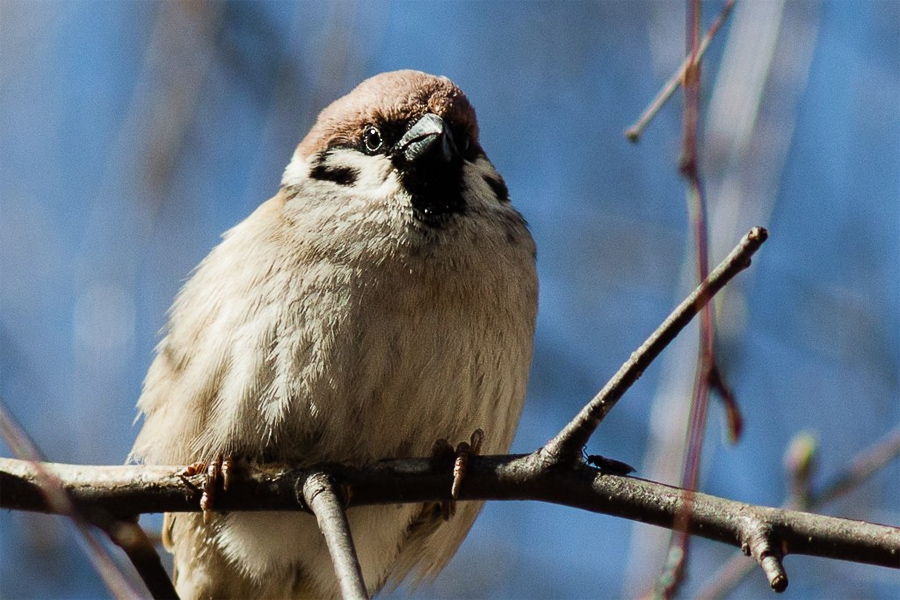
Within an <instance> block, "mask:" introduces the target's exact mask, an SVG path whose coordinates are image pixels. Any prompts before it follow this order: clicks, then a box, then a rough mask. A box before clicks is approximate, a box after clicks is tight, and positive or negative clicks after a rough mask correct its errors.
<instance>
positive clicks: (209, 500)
mask: <svg viewBox="0 0 900 600" xmlns="http://www.w3.org/2000/svg"><path fill="white" fill-rule="evenodd" d="M233 472H234V459H233V458H232V457H231V456H222V455H221V454H220V455H219V456H217V457H216V459H215V460H214V461H212V462H209V463H205V462H195V463H193V464H190V465H188V466H187V467H185V468H184V469H183V470H182V471H181V472H180V473H179V474H178V475H179V477H182V478H184V477H193V476H194V475H200V474H203V475H204V477H203V493H202V494H201V496H200V509H201V510H202V511H203V522H204V523H209V522H210V520H211V519H212V512H213V510H214V506H215V499H216V492H217V490H218V488H219V483H220V482H221V484H222V489H223V490H227V489H228V486H229V484H230V483H231V475H232V473H233Z"/></svg>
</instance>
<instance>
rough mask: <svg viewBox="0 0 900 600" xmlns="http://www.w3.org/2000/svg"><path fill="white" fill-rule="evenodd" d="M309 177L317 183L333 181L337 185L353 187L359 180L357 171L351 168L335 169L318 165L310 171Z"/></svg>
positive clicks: (322, 164) (325, 165)
mask: <svg viewBox="0 0 900 600" xmlns="http://www.w3.org/2000/svg"><path fill="white" fill-rule="evenodd" d="M309 176H310V178H312V179H317V180H319V181H333V182H334V183H336V184H338V185H353V184H354V183H356V180H357V179H359V171H358V170H356V169H354V168H353V167H335V166H331V165H327V164H324V163H318V164H316V165H315V166H314V167H313V168H312V169H311V170H310V172H309Z"/></svg>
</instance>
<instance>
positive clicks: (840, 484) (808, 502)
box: [697, 427, 900, 599]
mask: <svg viewBox="0 0 900 600" xmlns="http://www.w3.org/2000/svg"><path fill="white" fill-rule="evenodd" d="M898 456H900V427H895V428H894V429H893V430H891V431H889V432H888V433H887V435H885V436H884V437H882V438H881V439H880V440H878V441H877V442H875V443H874V444H872V445H871V446H869V447H868V448H866V449H865V450H863V451H862V452H861V453H860V454H859V455H857V456H856V457H855V458H854V459H853V461H852V462H851V463H850V465H849V466H848V467H847V468H846V469H844V470H843V471H841V472H840V473H839V474H838V475H836V476H835V477H834V478H832V480H831V482H829V483H828V484H826V485H824V486H823V487H822V489H821V490H819V492H818V493H815V492H813V493H810V492H806V493H803V492H801V493H796V491H795V492H794V493H792V494H791V498H790V499H789V500H788V501H787V502H786V503H785V504H786V505H793V506H794V507H795V508H797V509H798V510H812V509H815V508H818V507H821V506H823V505H825V504H827V503H828V502H831V501H832V500H835V499H837V498H839V497H840V496H843V495H844V494H846V493H848V492H850V491H852V490H854V489H856V487H858V486H859V485H860V484H861V483H863V482H864V481H866V480H867V479H869V478H870V477H871V476H872V475H874V474H875V473H877V472H878V471H880V470H881V469H883V468H884V467H885V466H886V465H887V464H888V463H889V462H891V461H892V460H894V459H895V458H897V457H898ZM798 500H799V502H798ZM897 561H898V564H900V558H898V559H897ZM751 571H753V563H751V562H749V561H748V560H747V559H746V558H745V557H744V556H743V555H741V554H736V555H735V556H733V557H731V559H729V560H728V561H727V562H726V563H725V564H724V565H722V567H720V568H719V570H718V572H717V573H716V574H715V575H714V576H713V577H712V578H711V579H710V581H709V582H708V583H707V584H706V585H705V586H704V587H703V589H701V590H700V592H699V593H698V594H697V597H698V598H708V599H712V598H723V597H724V596H725V595H726V594H728V592H730V591H731V590H733V589H734V588H736V587H737V586H738V584H739V583H740V582H741V581H743V580H744V578H745V577H747V575H749V574H750V572H751Z"/></svg>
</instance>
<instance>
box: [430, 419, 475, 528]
mask: <svg viewBox="0 0 900 600" xmlns="http://www.w3.org/2000/svg"><path fill="white" fill-rule="evenodd" d="M483 441H484V431H482V430H481V429H476V430H475V431H474V432H473V433H472V436H471V437H470V438H469V441H468V442H460V443H459V444H457V446H456V448H455V449H454V448H453V446H452V445H451V444H450V442H448V441H447V440H446V439H443V438H442V439H439V440H438V441H436V442H435V443H434V446H432V449H431V455H432V457H433V458H436V459H444V458H453V484H452V485H451V486H450V500H445V501H443V502H441V515H443V517H444V520H445V521H449V520H450V517H452V516H453V513H454V512H456V499H457V498H459V490H460V487H461V486H462V482H463V479H464V478H465V476H466V469H467V468H468V466H469V458H470V457H471V456H473V455H477V454H478V453H479V452H480V451H481V443H482V442H483Z"/></svg>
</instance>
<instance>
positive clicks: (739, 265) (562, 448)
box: [541, 227, 769, 462]
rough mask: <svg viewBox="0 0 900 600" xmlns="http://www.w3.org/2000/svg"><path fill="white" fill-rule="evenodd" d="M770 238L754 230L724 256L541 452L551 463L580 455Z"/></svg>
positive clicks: (757, 229) (763, 231)
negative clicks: (672, 344)
mask: <svg viewBox="0 0 900 600" xmlns="http://www.w3.org/2000/svg"><path fill="white" fill-rule="evenodd" d="M768 236H769V233H768V232H767V231H766V230H765V229H763V228H762V227H754V228H753V229H751V230H750V232H749V233H748V234H747V235H745V236H744V238H743V239H742V240H741V241H740V243H739V244H738V245H737V246H736V247H735V248H734V250H732V251H731V253H730V254H729V255H728V256H726V257H725V260H723V261H722V262H721V263H719V266H717V267H716V268H715V269H714V270H713V272H712V273H710V274H709V277H707V278H706V279H705V280H704V281H703V282H702V283H701V284H700V285H699V286H697V288H696V289H695V290H694V291H693V293H691V295H690V296H688V297H687V298H685V299H684V301H683V302H682V303H681V304H679V305H678V307H677V308H676V309H675V310H674V311H672V313H671V314H670V315H669V316H668V317H667V318H666V320H665V321H663V323H662V325H660V326H659V327H658V328H657V329H656V331H654V332H653V334H652V335H651V336H650V337H649V338H647V341H646V342H644V343H643V344H642V345H641V347H640V348H638V349H637V350H636V351H635V352H633V353H632V355H631V356H630V357H629V359H628V360H627V361H626V362H625V364H623V365H622V366H621V367H620V368H619V370H618V371H617V372H616V374H615V375H613V377H612V379H610V380H609V382H607V384H606V385H605V386H604V387H603V389H602V390H600V392H598V393H597V395H596V396H594V398H593V399H592V400H591V401H590V402H589V403H588V404H587V406H585V407H584V408H583V409H582V410H581V412H580V413H578V415H577V416H576V417H575V418H574V419H573V420H572V421H571V422H570V423H569V424H568V425H566V427H565V428H564V429H563V430H562V431H561V432H559V434H558V435H557V436H556V437H555V438H553V439H552V440H550V441H549V442H548V443H547V444H546V445H545V446H544V448H543V449H542V450H541V452H542V454H543V455H544V456H545V458H547V459H549V460H550V461H551V462H556V461H563V462H565V461H567V460H571V459H572V458H573V457H575V456H578V455H579V454H580V452H581V449H582V448H583V447H584V446H585V444H587V442H588V440H589V439H590V437H591V435H592V434H593V433H594V431H595V430H596V429H597V426H598V425H600V422H601V421H602V420H603V419H604V417H606V415H607V413H609V411H610V410H612V408H613V406H615V405H616V402H618V401H619V398H621V397H622V395H623V394H624V393H625V392H626V391H627V390H628V388H630V387H631V386H632V385H633V384H634V383H635V382H636V381H637V380H638V379H639V378H640V376H641V375H643V373H644V369H646V368H647V367H648V366H650V363H652V362H653V361H654V360H655V359H656V357H657V356H659V354H660V353H661V352H662V351H663V350H664V349H665V347H666V346H668V345H669V343H670V342H671V341H672V340H674V339H675V337H676V336H677V335H678V333H679V332H680V331H681V330H682V329H684V327H685V326H686V325H687V324H688V323H690V322H691V319H693V318H694V316H696V314H697V313H698V312H699V311H700V309H701V308H703V306H705V305H706V303H707V302H709V300H710V299H711V298H712V297H713V296H715V295H716V294H717V293H718V292H719V290H721V289H722V288H723V287H724V286H725V284H727V283H728V282H729V281H731V279H733V278H734V276H735V275H737V274H738V273H740V272H741V271H743V270H744V269H746V268H747V267H749V266H750V258H751V257H752V256H753V255H754V254H755V253H756V251H757V250H759V248H760V246H762V244H763V242H765V241H766V238H768Z"/></svg>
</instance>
